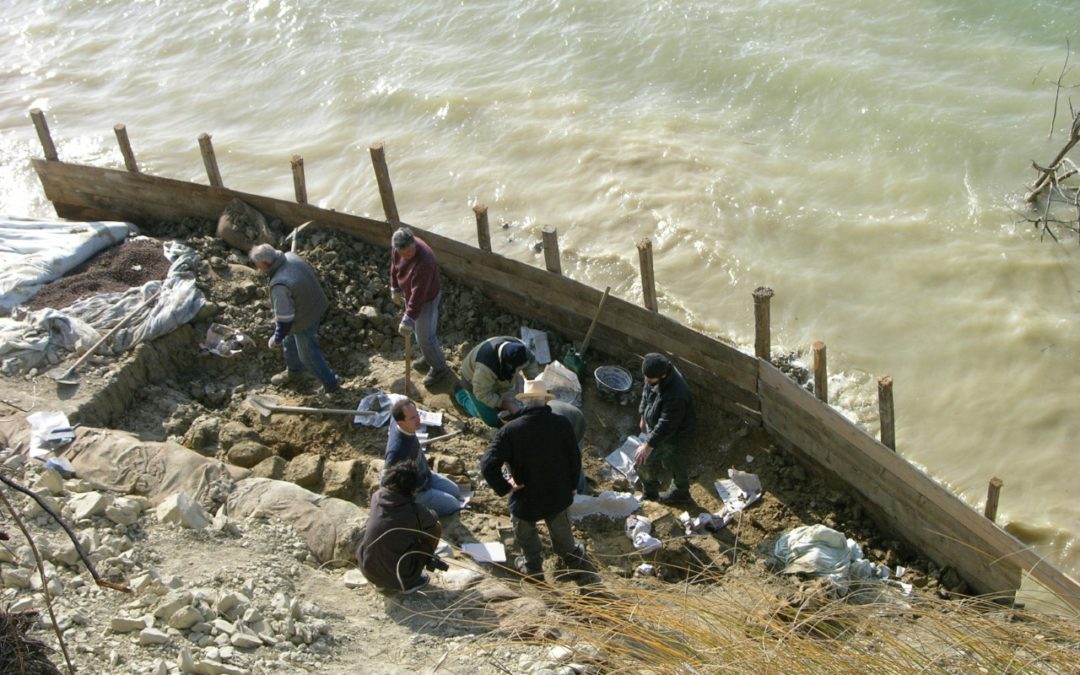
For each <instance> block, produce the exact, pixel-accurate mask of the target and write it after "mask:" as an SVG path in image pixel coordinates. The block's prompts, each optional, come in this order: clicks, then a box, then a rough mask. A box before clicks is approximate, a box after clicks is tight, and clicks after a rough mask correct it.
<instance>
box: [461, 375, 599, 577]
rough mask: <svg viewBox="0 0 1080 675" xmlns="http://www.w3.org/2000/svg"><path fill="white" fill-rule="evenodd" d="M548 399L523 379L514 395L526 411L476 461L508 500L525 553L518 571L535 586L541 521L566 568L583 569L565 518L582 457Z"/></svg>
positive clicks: (538, 384)
mask: <svg viewBox="0 0 1080 675" xmlns="http://www.w3.org/2000/svg"><path fill="white" fill-rule="evenodd" d="M552 398H553V397H552V396H551V394H549V393H548V392H547V387H546V386H544V382H543V381H542V380H539V379H536V380H526V382H525V388H524V391H523V392H522V393H521V394H519V395H518V399H519V400H520V401H521V402H522V404H523V405H524V407H523V408H522V409H521V410H520V411H519V412H517V413H516V414H514V415H512V416H510V418H509V420H508V421H507V422H506V424H505V425H504V426H503V427H502V428H501V429H499V432H498V433H497V434H495V438H494V440H492V442H491V445H490V446H489V447H488V449H487V452H485V453H484V456H483V458H482V459H481V460H480V470H481V472H482V473H483V474H484V480H486V481H487V484H488V485H490V486H491V488H492V489H493V490H495V493H496V494H498V495H499V496H502V495H506V494H509V495H510V521H511V524H512V525H513V528H514V539H515V540H516V541H517V544H518V546H520V547H521V550H522V553H524V555H523V556H521V557H519V558H518V559H517V560H516V561H515V562H516V566H517V570H518V572H520V573H521V574H522V575H523V576H524V577H525V578H526V579H528V580H530V581H537V582H539V581H543V579H544V566H543V565H544V554H543V546H542V544H541V543H540V534H539V532H538V531H537V529H536V524H537V522H539V521H541V520H542V521H544V522H545V523H546V524H547V528H548V535H549V536H550V537H551V547H552V549H554V551H555V553H556V554H558V555H559V557H561V558H562V560H563V562H564V563H565V564H566V566H567V567H570V568H574V569H582V568H584V561H583V560H582V556H583V555H584V549H583V548H582V547H581V546H579V545H578V543H577V541H576V540H575V539H574V533H573V531H572V530H571V528H570V517H569V516H568V515H567V509H568V508H569V507H570V505H571V504H572V503H573V502H574V491H575V489H576V488H577V483H578V476H579V474H580V473H581V453H580V451H579V450H578V446H577V438H576V437H575V435H574V428H573V427H572V426H571V424H570V422H569V421H567V420H566V418H564V417H560V416H558V415H556V414H555V413H553V412H552V411H551V408H549V407H548V406H547V405H546V403H547V402H548V401H549V400H551V399H552ZM504 467H506V468H507V469H509V475H508V476H507V475H504V474H503V468H504Z"/></svg>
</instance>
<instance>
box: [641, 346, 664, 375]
mask: <svg viewBox="0 0 1080 675" xmlns="http://www.w3.org/2000/svg"><path fill="white" fill-rule="evenodd" d="M670 367H671V362H670V361H668V360H667V357H666V356H664V355H663V354H657V353H656V352H649V353H648V354H646V355H645V358H644V359H643V360H642V361H641V374H642V375H644V376H645V377H663V376H664V375H666V374H667V371H668V368H670Z"/></svg>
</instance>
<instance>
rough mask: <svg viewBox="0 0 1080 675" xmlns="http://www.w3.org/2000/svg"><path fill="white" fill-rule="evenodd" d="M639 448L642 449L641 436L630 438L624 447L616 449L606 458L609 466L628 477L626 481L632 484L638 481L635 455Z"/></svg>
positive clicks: (624, 443) (624, 442)
mask: <svg viewBox="0 0 1080 675" xmlns="http://www.w3.org/2000/svg"><path fill="white" fill-rule="evenodd" d="M639 447H641V436H628V437H627V438H626V440H625V441H623V444H622V445H620V446H619V447H617V448H615V450H614V452H612V453H611V454H610V455H608V456H607V457H605V458H604V459H605V460H606V461H607V463H608V464H610V465H611V466H613V467H615V469H616V470H617V471H618V472H619V473H621V474H622V475H624V476H626V480H628V481H630V483H631V484H633V483H636V482H637V479H638V475H637V468H636V467H637V465H636V464H634V453H636V452H637V449H638V448H639Z"/></svg>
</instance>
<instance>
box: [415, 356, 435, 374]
mask: <svg viewBox="0 0 1080 675" xmlns="http://www.w3.org/2000/svg"><path fill="white" fill-rule="evenodd" d="M412 369H413V370H415V371H416V372H418V373H426V372H428V371H430V370H431V366H430V365H429V364H428V362H427V359H425V358H424V355H423V354H420V355H419V356H416V357H414V358H413V360H412Z"/></svg>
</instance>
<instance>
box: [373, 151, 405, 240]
mask: <svg viewBox="0 0 1080 675" xmlns="http://www.w3.org/2000/svg"><path fill="white" fill-rule="evenodd" d="M370 150H371V165H372V166H373V167H375V180H376V181H377V182H378V183H379V197H380V198H381V199H382V207H383V212H384V213H385V214H386V222H388V223H390V224H391V225H394V226H397V225H400V224H401V220H400V219H399V218H398V210H397V202H395V201H394V186H393V185H391V184H390V169H389V168H388V167H387V166H386V153H385V152H384V151H383V145H382V143H376V144H375V145H372V146H371V148H370Z"/></svg>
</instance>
